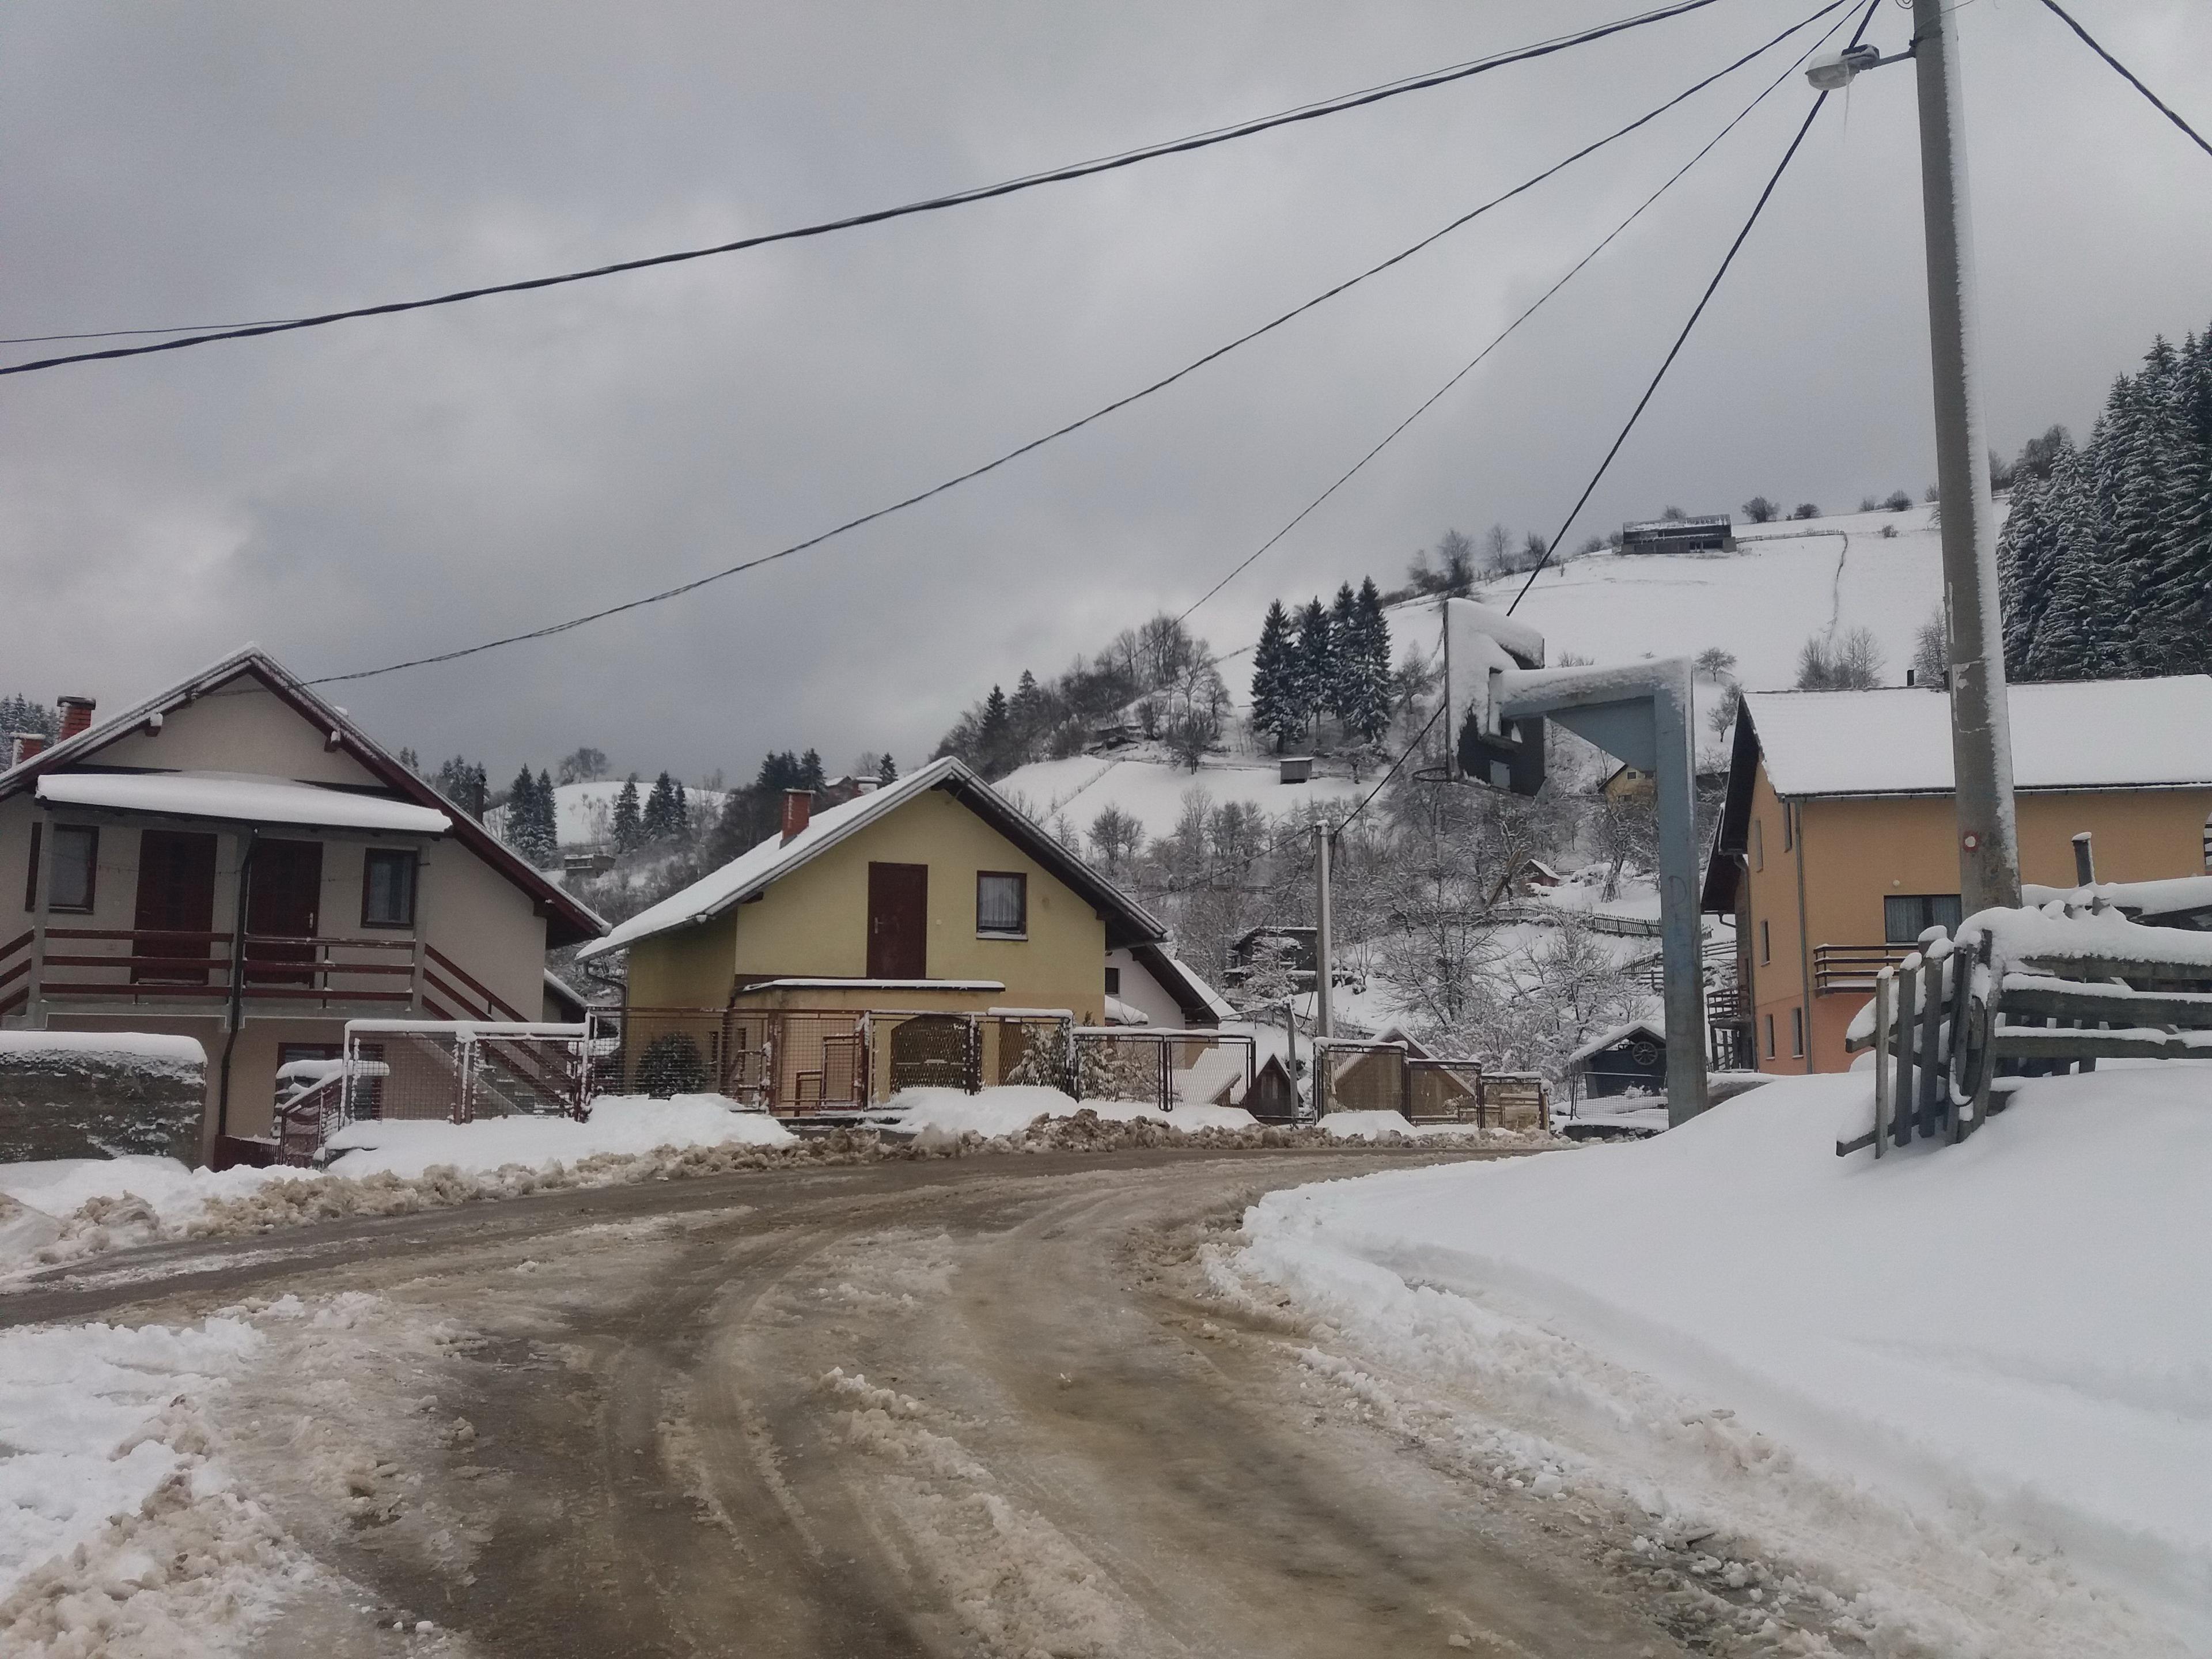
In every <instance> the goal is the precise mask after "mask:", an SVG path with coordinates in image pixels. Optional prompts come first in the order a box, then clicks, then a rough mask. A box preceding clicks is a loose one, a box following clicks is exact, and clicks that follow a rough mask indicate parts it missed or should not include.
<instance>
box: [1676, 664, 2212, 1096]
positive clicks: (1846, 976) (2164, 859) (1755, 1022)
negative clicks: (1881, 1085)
mask: <svg viewBox="0 0 2212 1659" xmlns="http://www.w3.org/2000/svg"><path fill="white" fill-rule="evenodd" d="M2011 708H2012V743H2013V775H2014V787H2015V800H2016V805H2017V810H2018V814H2019V824H2020V853H2021V877H2022V878H2023V879H2024V880H2025V881H2027V882H2029V883H2034V884H2042V885H2045V886H2052V887H2067V888H2070V887H2072V886H2073V885H2074V884H2075V872H2074V848H2073V838H2074V836H2075V835H2076V834H2078V833H2080V832H2081V831H2083V830H2087V831H2088V832H2089V834H2090V836H2091V837H2092V843H2091V844H2092V846H2093V850H2094V854H2095V858H2096V865H2097V876H2098V878H2099V879H2100V880H2106V881H2148V880H2151V879H2154V878H2160V877H2166V876H2187V875H2197V874H2201V873H2204V872H2206V871H2207V870H2208V867H2212V866H2208V857H2212V677H2207V676H2205V675H2201V674H2194V675H2181V676H2176V677H2173V678H2165V679H2143V680H2097V681H2082V682H2077V683H2066V684H2043V685H2016V686H2015V687H2013V688H2012V691H2011ZM1704 908H1705V910H1706V911H1708V912H1711V913H1717V914H1721V915H1732V916H1733V917H1734V918H1735V930H1736V952H1737V957H1736V962H1737V981H1736V982H1737V987H1738V992H1737V995H1736V998H1735V1000H1734V1001H1733V1003H1727V1002H1724V1001H1723V1000H1721V999H1719V998H1716V999H1715V1000H1714V1006H1713V1008H1712V1013H1713V1018H1714V1025H1715V1027H1716V1030H1717V1034H1718V1035H1721V1036H1723V1037H1724V1038H1725V1037H1732V1038H1733V1041H1734V1042H1735V1059H1736V1063H1738V1064H1741V1065H1744V1066H1752V1067H1755V1068H1756V1069H1758V1070H1760V1071H1765V1072H1784V1073H1800V1072H1808V1071H1809V1072H1838V1071H1843V1070H1844V1069H1846V1067H1847V1066H1848V1065H1849V1063H1850V1056H1849V1055H1848V1054H1846V1053H1845V1051H1844V1027H1845V1026H1846V1025H1847V1024H1849V1023H1850V1017H1851V1016H1852V1014H1854V1013H1855V1012H1857V1010H1858V1009H1859V1007H1860V1006H1862V1005H1863V1003H1864V1002H1865V1001H1866V1000H1867V997H1868V995H1869V994H1870V993H1871V991H1872V989H1873V985H1874V975H1875V973H1876V972H1878V971H1879V970H1880V969H1881V967H1883V966H1884V965H1885V964H1893V963H1897V962H1899V961H1901V960H1902V959H1903V958H1904V957H1905V953H1906V952H1907V951H1910V950H1911V949H1912V948H1913V945H1914V943H1915V941H1916V940H1917V939H1919V937H1920V935H1921V934H1922V933H1923V932H1924V931H1925V930H1926V929H1927V928H1929V927H1932V926H1936V925H1942V926H1943V927H1956V926H1957V924H1958V922H1959V921H1960V900H1959V859H1958V824H1957V819H1956V816H1955V807H1954V802H1953V799H1952V770H1951V704H1950V699H1949V698H1948V697H1947V696H1944V695H1943V694H1942V693H1941V692H1940V691H1933V690H1914V689H1911V688H1909V687H1908V688H1904V689H1895V690H1876V691H1768V692H1752V693H1748V694H1747V695H1746V696H1745V697H1744V700H1743V708H1742V712H1741V714H1739V716H1738V717H1737V720H1736V725H1735V746H1734V751H1733V754H1732V757H1731V761H1730V766H1729V782H1728V793H1727V797H1726V799H1725V801H1724V803H1723V806H1722V809H1721V820H1720V823H1719V825H1718V827H1717V831H1716V834H1715V837H1714V845H1713V852H1712V856H1711V861H1710V863H1709V864H1708V866H1707V867H1706V872H1705V892H1704ZM1724 1053H1725V1049H1724Z"/></svg>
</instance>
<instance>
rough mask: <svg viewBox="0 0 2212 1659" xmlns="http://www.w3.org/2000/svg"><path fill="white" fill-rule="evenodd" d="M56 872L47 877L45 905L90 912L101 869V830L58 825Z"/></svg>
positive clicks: (54, 868)
mask: <svg viewBox="0 0 2212 1659" xmlns="http://www.w3.org/2000/svg"><path fill="white" fill-rule="evenodd" d="M53 848H54V850H53V860H52V862H53V871H52V873H51V874H50V875H48V876H47V878H46V908H47V909H49V910H75V911H79V912H82V911H88V910H90V909H91V908H92V902H93V896H94V890H95V886H96V878H97V876H98V872H99V869H100V831H99V830H97V829H79V828H77V827H76V826H74V825H70V824H59V823H58V824H56V825H55V826H54V839H53Z"/></svg>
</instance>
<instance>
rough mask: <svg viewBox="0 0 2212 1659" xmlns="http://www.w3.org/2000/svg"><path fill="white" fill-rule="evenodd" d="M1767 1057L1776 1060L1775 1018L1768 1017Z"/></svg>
mask: <svg viewBox="0 0 2212 1659" xmlns="http://www.w3.org/2000/svg"><path fill="white" fill-rule="evenodd" d="M1766 1057H1767V1058H1768V1059H1769V1060H1771V1059H1773V1058H1774V1016H1773V1015H1771V1014H1769V1015H1767V1016H1766Z"/></svg>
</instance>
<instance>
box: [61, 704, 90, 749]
mask: <svg viewBox="0 0 2212 1659" xmlns="http://www.w3.org/2000/svg"><path fill="white" fill-rule="evenodd" d="M59 705H60V708H61V711H62V732H61V737H60V738H59V739H58V741H59V742H62V743H67V742H68V741H69V740H70V738H73V737H75V736H76V734H77V733H78V732H82V731H84V730H85V729H86V728H87V727H88V726H90V725H91V724H92V711H93V710H94V709H95V708H98V707H100V705H99V704H98V703H96V702H94V701H93V700H92V699H91V698H90V697H63V698H61V699H59Z"/></svg>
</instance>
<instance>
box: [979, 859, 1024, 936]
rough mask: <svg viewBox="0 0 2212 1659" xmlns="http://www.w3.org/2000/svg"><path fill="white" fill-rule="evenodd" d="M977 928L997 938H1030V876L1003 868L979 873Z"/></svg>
mask: <svg viewBox="0 0 2212 1659" xmlns="http://www.w3.org/2000/svg"><path fill="white" fill-rule="evenodd" d="M975 931H976V932H977V933H987V934H989V935H991V936H992V937H993V938H995V939H1026V938H1028V937H1029V931H1030V878H1028V877H1027V876H1024V875H1018V874H1012V873H1009V872H1005V871H1000V870H979V871H977V872H975Z"/></svg>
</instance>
